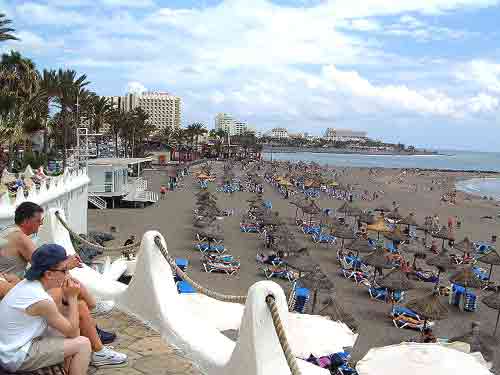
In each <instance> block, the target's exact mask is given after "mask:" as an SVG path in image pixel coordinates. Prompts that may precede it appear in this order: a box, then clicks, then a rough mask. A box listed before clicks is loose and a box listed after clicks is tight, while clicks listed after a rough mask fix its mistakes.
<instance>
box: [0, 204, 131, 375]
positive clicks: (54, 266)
mask: <svg viewBox="0 0 500 375" xmlns="http://www.w3.org/2000/svg"><path fill="white" fill-rule="evenodd" d="M43 215H44V211H43V208H42V207H40V206H38V205H37V204H35V203H32V202H24V203H22V204H21V205H19V206H18V207H17V209H16V212H15V217H14V222H15V224H14V225H13V226H10V227H7V228H4V229H3V230H1V231H0V316H1V317H2V319H0V368H1V369H4V370H6V371H9V372H27V371H33V370H37V369H40V368H45V367H50V366H53V365H58V364H61V363H64V366H65V369H66V371H67V373H68V374H69V375H83V374H87V369H88V367H89V364H91V365H93V366H96V367H99V366H106V367H108V366H123V365H125V364H126V363H127V356H126V355H125V354H123V353H119V352H117V351H114V350H113V349H112V348H111V347H109V346H106V345H107V344H110V343H111V342H113V341H114V340H115V338H116V335H115V334H114V333H113V332H106V331H104V330H102V329H99V327H97V325H96V322H95V320H94V318H93V316H92V311H93V310H94V309H96V306H97V302H96V299H95V298H94V297H93V296H92V295H91V293H90V292H89V291H88V290H87V288H86V287H85V285H83V284H81V283H80V282H78V281H77V280H76V279H74V278H73V277H71V274H70V270H72V269H74V268H77V267H82V263H81V259H80V258H79V257H78V255H68V254H67V253H66V250H65V249H64V248H63V247H61V246H60V245H57V244H44V245H42V246H40V247H37V246H36V244H35V242H34V241H33V236H34V235H36V233H37V232H38V230H39V228H40V226H41V225H42V224H43V218H44V216H43Z"/></svg>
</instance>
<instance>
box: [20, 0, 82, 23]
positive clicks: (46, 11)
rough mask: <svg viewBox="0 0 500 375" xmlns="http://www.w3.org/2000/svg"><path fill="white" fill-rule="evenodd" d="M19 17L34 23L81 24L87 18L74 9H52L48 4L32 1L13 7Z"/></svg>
mask: <svg viewBox="0 0 500 375" xmlns="http://www.w3.org/2000/svg"><path fill="white" fill-rule="evenodd" d="M15 12H16V14H17V15H18V17H19V18H21V19H22V20H24V21H25V22H27V23H29V24H34V25H73V26H74V25H83V24H85V23H86V22H87V21H88V19H86V17H85V16H83V15H82V14H80V13H78V12H75V11H67V10H62V9H54V7H52V6H49V5H43V4H37V3H33V2H26V3H22V4H20V5H18V6H16V7H15Z"/></svg>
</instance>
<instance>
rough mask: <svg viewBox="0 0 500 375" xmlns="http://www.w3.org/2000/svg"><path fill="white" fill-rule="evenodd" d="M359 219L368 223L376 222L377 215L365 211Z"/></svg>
mask: <svg viewBox="0 0 500 375" xmlns="http://www.w3.org/2000/svg"><path fill="white" fill-rule="evenodd" d="M359 221H360V222H362V223H366V224H368V225H370V224H374V223H375V216H374V215H372V214H368V213H363V214H361V215H360V216H359Z"/></svg>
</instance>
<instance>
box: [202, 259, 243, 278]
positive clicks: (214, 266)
mask: <svg viewBox="0 0 500 375" xmlns="http://www.w3.org/2000/svg"><path fill="white" fill-rule="evenodd" d="M201 263H202V265H203V269H204V270H205V272H209V273H211V272H217V273H226V274H228V275H234V274H235V273H236V272H238V271H239V270H240V262H237V261H233V262H231V263H224V262H217V261H215V262H214V261H211V260H209V259H207V258H205V259H204V260H202V262H201Z"/></svg>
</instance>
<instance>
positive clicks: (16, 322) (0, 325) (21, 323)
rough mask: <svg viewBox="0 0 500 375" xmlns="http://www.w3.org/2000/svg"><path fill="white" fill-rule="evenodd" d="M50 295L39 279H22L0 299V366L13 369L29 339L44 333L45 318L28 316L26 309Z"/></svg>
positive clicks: (17, 365) (30, 340)
mask: <svg viewBox="0 0 500 375" xmlns="http://www.w3.org/2000/svg"><path fill="white" fill-rule="evenodd" d="M44 300H50V301H53V299H52V297H51V296H50V295H49V294H48V293H47V292H46V291H45V289H43V286H42V284H41V283H40V282H39V281H28V280H23V281H21V282H20V283H18V284H17V285H16V286H15V287H14V288H12V289H11V290H10V291H9V293H7V295H6V296H5V297H4V298H3V300H2V301H1V302H0V317H1V319H0V366H1V367H3V368H5V369H6V370H9V371H16V370H17V369H18V368H19V367H20V366H21V365H22V364H23V362H24V360H25V358H26V353H28V351H29V349H30V346H31V342H32V341H33V339H34V338H36V337H40V336H43V335H44V333H45V331H46V330H47V320H46V319H45V318H42V317H39V316H31V315H29V314H27V313H26V311H25V310H26V309H27V308H28V307H30V306H32V305H33V304H35V303H37V302H40V301H44Z"/></svg>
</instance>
